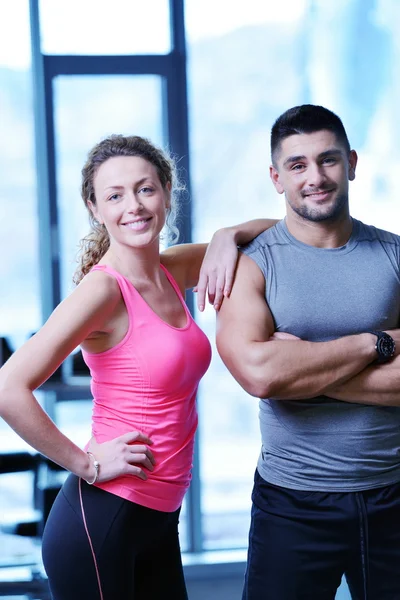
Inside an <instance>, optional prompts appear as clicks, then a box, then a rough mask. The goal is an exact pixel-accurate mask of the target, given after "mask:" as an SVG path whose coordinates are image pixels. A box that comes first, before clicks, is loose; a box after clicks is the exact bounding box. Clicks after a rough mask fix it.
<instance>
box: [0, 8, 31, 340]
mask: <svg viewBox="0 0 400 600" xmlns="http://www.w3.org/2000/svg"><path fill="white" fill-rule="evenodd" d="M29 37H30V35H29V14H28V2H27V1H21V0H17V1H16V2H15V3H13V4H12V6H11V5H10V6H9V4H8V3H6V4H4V3H2V4H1V5H0V164H1V178H0V240H1V244H0V247H1V256H2V260H1V263H0V281H1V282H2V283H1V286H0V336H22V337H24V336H27V335H28V334H29V333H30V332H31V331H34V330H35V329H36V328H37V327H38V325H39V322H40V297H39V269H38V266H39V265H38V260H39V259H38V219H37V200H36V178H35V177H36V175H35V153H34V130H33V109H32V80H31V70H30V47H29ZM13 343H14V345H15V343H16V342H13Z"/></svg>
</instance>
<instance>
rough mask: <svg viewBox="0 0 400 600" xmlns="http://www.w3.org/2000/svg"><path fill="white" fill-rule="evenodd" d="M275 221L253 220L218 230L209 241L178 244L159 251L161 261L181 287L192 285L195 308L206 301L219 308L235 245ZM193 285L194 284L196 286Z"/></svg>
mask: <svg viewBox="0 0 400 600" xmlns="http://www.w3.org/2000/svg"><path fill="white" fill-rule="evenodd" d="M276 223H278V220H277V219H253V220H251V221H246V222H245V223H240V224H239V225H233V226H232V227H223V228H222V229H218V231H216V232H215V233H214V235H213V237H212V238H211V241H210V243H209V244H179V245H177V246H171V247H170V248H168V249H167V250H166V251H165V252H163V253H162V258H161V261H162V262H163V264H164V265H165V266H166V267H167V268H168V269H169V270H171V271H172V272H173V275H174V277H175V278H176V279H177V280H178V281H179V282H181V284H182V286H183V287H184V289H189V288H192V287H194V286H196V290H195V291H197V304H198V307H199V310H204V307H205V300H206V293H207V288H208V297H209V302H210V303H211V304H213V305H214V308H215V309H216V310H218V309H219V307H220V305H221V302H222V300H223V297H224V296H229V294H230V292H231V289H232V284H233V278H234V273H235V268H236V263H237V260H238V250H237V247H238V246H240V245H244V244H247V243H248V242H250V241H251V240H253V239H254V238H255V237H257V236H258V235H259V234H260V233H262V232H263V231H265V230H266V229H269V228H270V227H273V226H274V225H276ZM196 284H197V285H196Z"/></svg>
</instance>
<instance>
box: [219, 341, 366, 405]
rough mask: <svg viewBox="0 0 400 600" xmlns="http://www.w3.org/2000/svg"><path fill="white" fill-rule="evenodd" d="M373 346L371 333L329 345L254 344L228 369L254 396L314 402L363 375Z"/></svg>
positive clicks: (279, 342)
mask: <svg viewBox="0 0 400 600" xmlns="http://www.w3.org/2000/svg"><path fill="white" fill-rule="evenodd" d="M374 344H375V341H374V336H372V335H371V334H369V333H364V334H360V335H353V336H347V337H343V338H340V339H337V340H333V341H330V342H305V341H301V340H299V341H297V340H296V341H292V340H287V341H281V340H276V341H268V342H252V343H251V344H250V345H249V346H248V348H247V350H246V349H245V348H243V349H242V352H238V354H237V355H236V356H237V359H236V360H234V362H235V363H236V364H235V365H233V364H227V366H228V368H230V370H231V372H232V373H233V374H234V376H235V377H236V379H238V381H239V383H241V385H242V386H243V387H244V388H245V389H246V390H247V391H248V392H249V393H250V394H252V395H254V396H258V397H262V398H270V397H273V398H276V399H282V400H296V399H302V398H313V397H316V396H319V395H322V394H326V392H327V390H329V389H333V388H334V387H335V386H339V385H340V384H343V383H344V382H346V381H347V380H349V379H351V378H353V377H354V376H355V375H357V374H358V373H360V372H362V371H363V370H364V369H365V368H366V367H367V366H368V365H369V364H371V363H372V362H373V361H374V360H375V358H376V351H375V347H374ZM235 354H236V353H235ZM244 363H245V364H244Z"/></svg>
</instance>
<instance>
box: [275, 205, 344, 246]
mask: <svg viewBox="0 0 400 600" xmlns="http://www.w3.org/2000/svg"><path fill="white" fill-rule="evenodd" d="M286 226H287V228H288V231H289V233H291V235H292V236H293V237H295V238H296V239H297V240H299V242H303V244H307V245H308V246H315V247H316V248H340V247H341V246H344V245H345V244H346V243H347V242H348V241H349V238H350V236H351V232H352V229H353V221H352V219H351V217H350V215H349V214H345V215H343V216H341V217H339V218H337V219H335V220H334V221H329V220H327V221H317V222H316V221H309V220H307V219H304V218H303V217H300V216H299V215H297V214H296V213H292V212H290V213H288V214H287V215H286Z"/></svg>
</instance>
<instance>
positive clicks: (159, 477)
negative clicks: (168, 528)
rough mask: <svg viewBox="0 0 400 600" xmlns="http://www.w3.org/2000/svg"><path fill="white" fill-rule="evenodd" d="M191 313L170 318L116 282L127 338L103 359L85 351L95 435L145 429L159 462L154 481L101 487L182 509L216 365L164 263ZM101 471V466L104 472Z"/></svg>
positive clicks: (102, 437) (130, 479)
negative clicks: (176, 321) (199, 405)
mask: <svg viewBox="0 0 400 600" xmlns="http://www.w3.org/2000/svg"><path fill="white" fill-rule="evenodd" d="M161 268H162V269H163V271H164V272H165V274H166V276H167V278H168V280H169V282H170V284H171V285H172V287H173V288H174V290H175V291H176V293H177V295H178V297H179V299H180V301H181V302H182V305H183V306H184V308H185V312H186V319H187V322H186V325H185V326H184V327H182V328H177V327H173V326H172V325H169V324H168V323H166V322H165V321H163V320H162V319H161V318H160V317H159V316H158V315H157V314H156V313H155V312H154V311H153V310H152V309H151V308H150V306H149V305H148V304H147V302H146V301H145V300H144V299H143V298H142V296H141V295H140V294H139V292H138V291H137V290H136V289H135V287H134V286H133V285H132V283H131V282H130V281H129V280H128V279H126V278H125V277H124V276H123V275H121V274H120V273H118V272H117V271H115V270H114V269H112V268H111V267H108V266H105V265H97V266H95V267H93V269H92V270H101V271H104V272H106V273H108V274H109V275H112V276H113V277H115V279H116V280H117V281H118V284H119V286H120V289H121V293H122V296H123V299H124V302H125V305H126V309H127V312H128V317H129V327H128V331H127V333H126V335H125V337H124V339H123V340H122V341H121V342H120V343H119V344H117V345H116V346H114V347H113V348H110V349H109V350H106V351H105V352H100V353H97V354H93V353H89V352H85V351H83V352H82V354H83V357H84V360H85V362H86V364H87V365H88V367H89V369H90V373H91V377H92V382H91V391H92V395H93V399H94V404H93V416H92V434H93V435H94V437H95V439H96V440H97V442H98V443H102V442H105V441H108V440H110V439H113V438H115V437H118V436H119V435H122V434H123V433H127V432H129V431H133V430H139V431H142V432H143V433H146V434H147V435H148V436H149V437H150V438H151V439H152V440H153V445H152V446H151V450H152V452H153V455H154V458H155V460H156V465H155V468H154V471H152V472H150V471H146V474H147V476H148V479H147V481H143V480H141V479H139V478H138V477H135V476H123V477H118V478H116V479H113V480H111V481H107V482H105V483H100V484H97V486H98V487H100V488H102V489H104V490H107V491H108V492H111V493H113V494H116V495H117V496H121V497H122V498H126V499H127V500H130V501H132V502H136V503H138V504H141V505H143V506H147V507H148V508H153V509H156V510H160V511H164V512H173V511H175V510H176V509H177V508H178V507H179V506H180V505H181V503H182V499H183V496H184V494H185V492H186V490H187V488H188V487H189V483H190V479H191V468H192V459H193V446H194V435H195V432H196V428H197V410H196V392H197V387H198V384H199V381H200V379H201V377H202V376H203V375H204V373H205V372H206V371H207V369H208V366H209V364H210V360H211V347H210V343H209V341H208V339H207V337H206V336H205V334H204V333H203V332H202V331H201V329H200V328H199V327H198V326H197V325H196V323H195V322H194V320H193V319H192V317H191V315H190V312H189V310H188V308H187V306H186V304H185V302H184V299H183V297H182V295H181V293H180V290H179V288H178V285H177V283H176V282H175V281H174V279H173V278H172V276H171V275H170V273H168V271H167V270H166V269H165V267H163V266H162V265H161ZM100 468H101V467H100Z"/></svg>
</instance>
